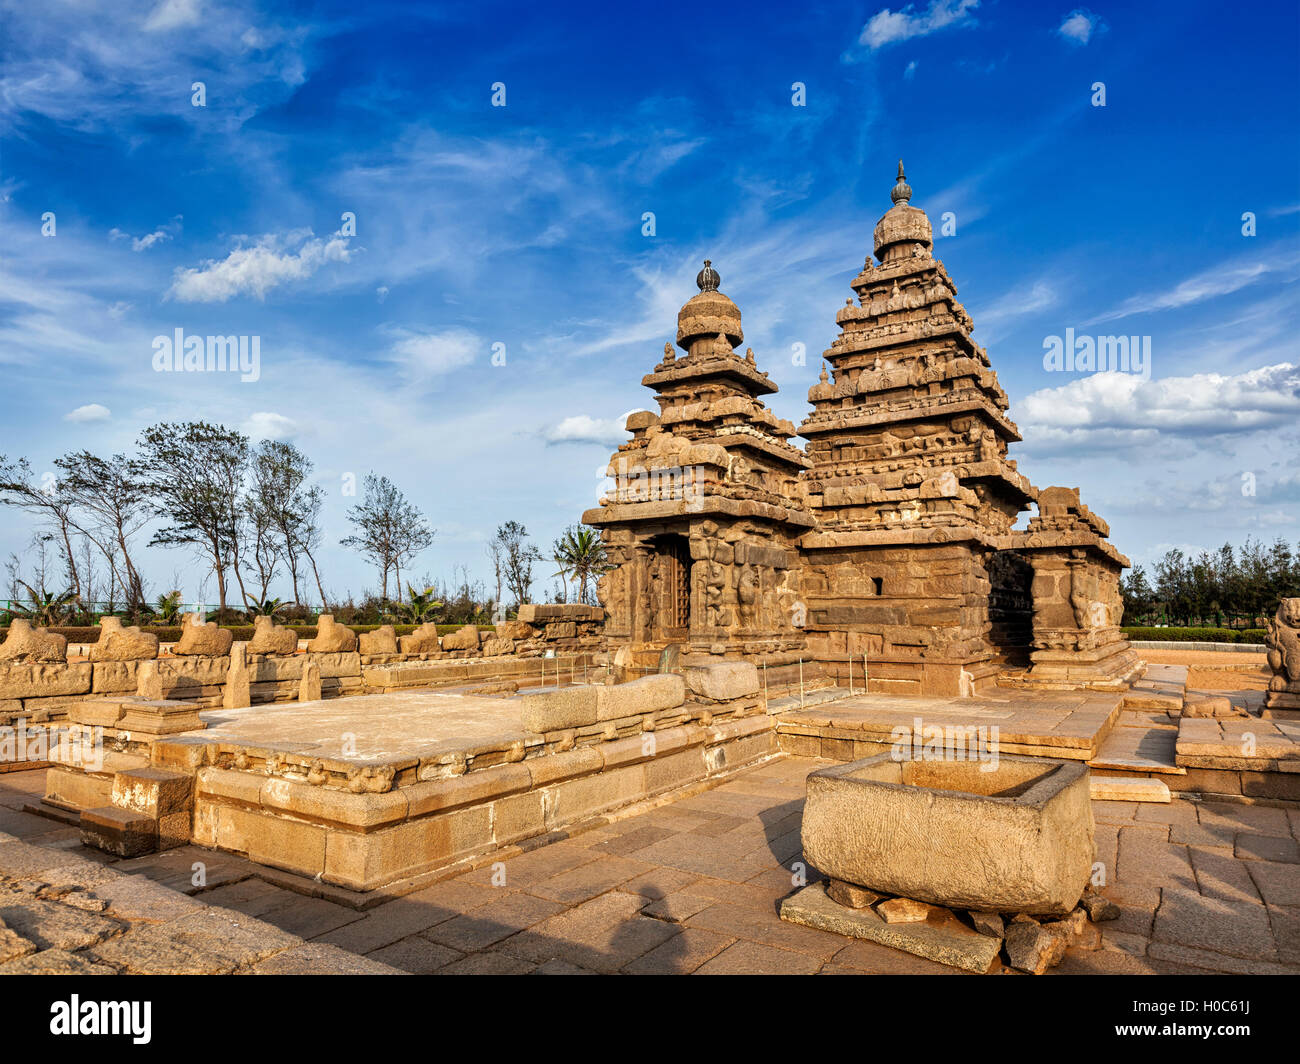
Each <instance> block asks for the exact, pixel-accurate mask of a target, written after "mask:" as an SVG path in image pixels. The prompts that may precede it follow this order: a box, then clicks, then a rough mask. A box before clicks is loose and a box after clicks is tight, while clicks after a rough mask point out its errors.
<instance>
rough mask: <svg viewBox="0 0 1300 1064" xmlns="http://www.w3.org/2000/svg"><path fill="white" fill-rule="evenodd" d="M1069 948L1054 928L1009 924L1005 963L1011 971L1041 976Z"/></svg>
mask: <svg viewBox="0 0 1300 1064" xmlns="http://www.w3.org/2000/svg"><path fill="white" fill-rule="evenodd" d="M1069 944H1070V943H1069V938H1068V936H1067V935H1066V934H1064V933H1063V932H1062V931H1061V930H1059V929H1057V928H1056V927H1054V926H1053V927H1043V926H1041V925H1039V924H1036V923H1034V922H1033V921H1021V922H1014V921H1013V922H1012V924H1011V926H1010V927H1008V928H1007V937H1006V947H1007V960H1008V961H1010V962H1011V966H1012V967H1013V968H1019V969H1020V970H1021V971H1022V972H1030V973H1032V974H1033V975H1042V974H1043V973H1044V972H1045V971H1047V969H1048V968H1055V967H1056V966H1057V965H1058V964H1060V963H1061V961H1062V960H1063V959H1064V958H1065V950H1066V947H1067V946H1068V945H1069Z"/></svg>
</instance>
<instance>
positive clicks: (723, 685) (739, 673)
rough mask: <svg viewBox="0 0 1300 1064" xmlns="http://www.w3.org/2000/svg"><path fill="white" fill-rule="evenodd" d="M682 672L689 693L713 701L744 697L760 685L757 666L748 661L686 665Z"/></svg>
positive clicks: (756, 689) (755, 690)
mask: <svg viewBox="0 0 1300 1064" xmlns="http://www.w3.org/2000/svg"><path fill="white" fill-rule="evenodd" d="M683 672H684V675H685V679H686V686H687V687H688V688H689V689H690V691H691V693H692V694H695V695H699V696H700V697H701V698H707V699H709V700H711V701H713V702H728V701H730V700H732V699H734V698H744V697H745V696H747V695H752V694H754V693H755V692H757V691H758V689H759V686H760V685H759V678H758V668H757V667H756V666H755V665H754V663H753V662H750V661H721V662H718V663H716V664H711V665H688V666H687V667H686V668H685V669H684V670H683Z"/></svg>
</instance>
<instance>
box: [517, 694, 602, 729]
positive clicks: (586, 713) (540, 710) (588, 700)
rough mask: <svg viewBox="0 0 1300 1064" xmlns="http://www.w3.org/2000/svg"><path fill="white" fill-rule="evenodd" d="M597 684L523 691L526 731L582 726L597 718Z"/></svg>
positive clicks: (523, 712)
mask: <svg viewBox="0 0 1300 1064" xmlns="http://www.w3.org/2000/svg"><path fill="white" fill-rule="evenodd" d="M598 690H603V688H597V687H593V686H581V687H559V688H556V689H555V690H554V691H539V692H537V693H535V694H527V695H520V696H519V699H518V702H519V712H520V716H521V718H522V720H523V727H524V730H525V731H530V732H552V731H562V730H564V729H566V728H581V727H584V726H586V725H590V724H595V723H596V721H597V719H598V718H597V698H598V696H597V691H598Z"/></svg>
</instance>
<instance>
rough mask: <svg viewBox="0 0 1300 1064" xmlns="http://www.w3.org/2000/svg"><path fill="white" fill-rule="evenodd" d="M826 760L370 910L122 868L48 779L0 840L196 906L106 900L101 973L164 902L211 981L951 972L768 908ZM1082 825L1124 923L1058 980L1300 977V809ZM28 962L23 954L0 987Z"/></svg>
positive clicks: (0, 801) (23, 777) (1152, 810)
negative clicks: (59, 806)
mask: <svg viewBox="0 0 1300 1064" xmlns="http://www.w3.org/2000/svg"><path fill="white" fill-rule="evenodd" d="M825 763H826V762H823V761H818V760H814V759H810V758H796V757H788V758H783V759H779V760H775V761H772V762H768V763H767V764H765V765H763V766H761V767H758V768H756V769H753V770H750V771H747V772H744V773H742V774H740V775H738V776H736V777H734V778H732V779H731V780H729V781H728V782H726V783H724V784H722V785H721V786H718V787H715V788H713V789H711V790H707V791H704V792H702V793H699V794H696V795H694V796H692V797H686V798H682V799H680V800H678V801H675V802H672V803H670V804H666V805H663V806H660V807H658V808H654V809H651V810H649V811H646V812H643V813H640V814H637V815H634V816H629V817H627V818H625V819H622V820H618V821H615V822H612V823H604V824H601V825H600V826H597V827H594V828H592V829H590V830H588V831H585V832H582V833H580V834H577V835H574V836H573V837H571V838H568V839H564V840H562V841H559V842H555V843H552V844H550V845H547V846H542V847H539V848H537V849H534V850H531V851H528V852H526V853H522V854H517V855H515V856H511V857H509V858H508V859H506V860H504V861H502V862H501V863H500V864H498V865H495V866H494V865H485V866H483V867H480V868H478V869H475V870H473V871H470V872H466V873H463V874H460V875H458V876H456V877H454V878H451V879H446V880H443V881H441V882H438V883H435V884H433V885H432V886H428V887H426V888H424V889H422V890H420V891H418V892H416V893H412V894H409V895H406V896H404V897H400V898H395V899H392V900H389V901H386V902H384V903H383V904H380V905H378V906H375V907H373V908H371V909H369V910H366V911H358V910H357V909H355V908H351V907H349V906H347V905H343V904H339V903H338V902H337V901H334V900H330V899H329V898H322V897H307V896H304V895H303V894H301V893H298V892H295V891H291V890H287V889H285V888H284V887H283V886H279V885H275V884H273V883H270V882H267V881H266V880H265V879H263V878H261V876H262V875H267V872H266V870H265V869H260V868H259V867H258V866H256V865H253V864H251V863H249V862H247V861H245V860H243V859H241V858H237V857H232V856H230V855H226V854H218V853H213V852H209V851H205V850H201V849H198V848H195V847H185V848H183V849H180V850H174V851H170V852H168V853H166V854H162V855H158V856H153V857H147V858H139V859H136V860H130V861H114V860H112V859H110V858H108V857H107V856H106V855H104V854H102V853H99V852H97V851H94V850H89V849H86V848H84V847H82V846H81V844H80V841H79V837H78V833H77V831H76V829H74V828H69V827H65V826H63V825H61V824H59V823H57V822H55V821H51V820H48V819H45V818H43V817H38V816H33V815H31V814H29V813H25V812H22V811H21V810H22V806H23V805H24V804H25V803H27V802H30V801H32V799H33V796H34V795H39V793H40V789H41V777H42V776H43V773H41V772H23V773H9V774H6V775H0V832H3V833H6V834H8V835H10V836H14V837H15V838H17V839H20V840H23V841H24V842H26V843H28V844H33V845H36V846H39V847H42V848H44V849H46V850H53V851H58V853H57V854H56V855H55V856H58V855H63V856H66V857H67V858H72V857H73V856H74V855H75V856H77V857H78V858H79V859H86V860H88V861H93V862H96V863H97V864H98V865H100V866H101V867H104V870H105V874H106V875H107V874H108V873H109V872H110V871H111V872H113V873H122V874H124V876H127V875H129V876H135V877H145V878H143V879H132V880H131V881H130V882H131V883H136V884H140V883H144V882H145V881H146V880H148V881H152V882H153V883H154V884H156V885H157V887H158V888H174V889H175V890H176V891H180V892H182V894H188V895H190V896H191V897H188V898H186V897H183V896H182V894H175V895H173V894H172V893H171V891H170V890H165V889H159V890H157V894H156V896H155V898H154V901H153V902H152V903H151V904H152V905H153V906H162V908H160V909H155V910H154V911H153V912H152V913H150V912H148V911H144V912H141V911H140V910H141V906H139V905H138V904H137V905H136V910H135V912H134V915H132V913H131V912H130V911H123V910H122V908H121V902H120V901H112V899H111V898H110V904H109V905H108V907H107V908H106V909H105V910H103V915H94V914H89V913H87V914H85V920H86V921H87V923H90V922H94V921H105V920H107V919H108V918H112V917H116V918H118V919H119V920H121V921H124V922H125V924H126V925H127V931H126V934H125V935H124V934H122V933H121V932H120V931H115V930H112V929H109V928H107V927H106V928H105V930H104V931H103V932H102V933H101V934H99V935H98V936H96V935H82V936H78V935H75V934H74V935H72V936H71V938H69V939H68V941H67V942H66V943H65V944H64V950H63V953H61V954H60V955H59V960H60V962H61V963H67V962H65V961H64V959H63V958H64V955H65V954H67V953H70V954H72V955H74V956H76V957H82V958H84V959H85V960H86V961H87V962H88V963H89V964H91V965H92V966H94V967H95V968H97V969H98V970H103V971H109V970H116V971H148V970H167V965H168V964H169V963H174V962H172V961H169V960H168V958H169V957H172V956H174V950H173V951H172V952H169V951H168V950H164V949H160V948H158V945H157V940H158V937H159V935H165V934H167V933H168V932H167V928H168V927H169V926H171V925H169V924H168V923H167V920H169V919H171V918H172V917H171V915H169V912H168V911H167V906H166V905H164V904H163V901H162V899H165V898H167V897H170V898H171V899H172V901H171V909H174V910H175V914H176V917H177V918H178V920H179V919H183V920H187V921H189V922H190V926H191V929H190V930H188V931H187V932H186V934H185V935H183V936H182V935H180V934H179V933H176V934H173V935H172V939H169V940H168V945H169V949H170V947H171V945H172V943H173V940H175V941H184V942H186V943H187V944H188V948H189V949H190V953H189V955H188V956H189V957H190V963H195V961H194V958H195V957H198V958H199V962H198V963H200V966H201V959H202V957H203V956H204V953H203V950H205V949H208V948H209V947H208V946H206V945H203V944H204V943H209V942H210V943H214V944H215V943H217V942H218V941H219V940H220V939H221V936H222V935H229V936H231V941H233V942H235V943H236V944H240V943H242V945H243V947H244V952H243V953H240V951H239V949H236V948H235V946H233V945H232V946H229V947H221V948H217V947H216V946H215V945H214V946H213V947H212V948H213V949H214V950H215V954H214V955H215V956H216V958H217V961H219V962H220V963H217V961H214V963H213V965H212V967H211V970H214V971H217V970H226V971H229V970H240V971H242V970H254V971H278V972H287V971H348V970H375V971H380V970H384V969H383V968H381V967H380V966H381V965H382V966H388V967H390V968H392V969H397V970H400V971H404V972H412V973H421V974H424V973H440V974H456V973H474V972H483V973H519V974H524V973H537V974H549V973H560V974H564V973H571V974H581V973H595V972H602V973H612V972H623V973H628V974H637V973H696V974H723V973H791V974H795V973H804V974H816V973H820V974H825V975H830V974H860V973H933V974H940V973H942V974H960V973H958V972H957V971H956V970H955V969H952V968H947V967H943V966H941V965H938V964H934V963H931V962H929V961H925V960H921V959H920V958H916V957H912V956H910V955H908V954H905V953H900V952H897V951H895V950H891V949H888V948H886V947H883V946H879V945H875V944H872V943H868V942H862V941H854V940H849V939H845V938H841V937H839V936H837V935H832V934H830V933H827V932H823V931H818V930H814V929H812V928H808V927H802V926H796V925H793V924H788V923H783V922H782V921H781V920H780V919H779V918H778V917H777V915H776V909H777V904H778V902H779V900H780V899H781V898H783V897H784V896H786V895H787V894H789V893H791V892H792V891H793V890H794V889H795V886H796V883H795V881H794V875H795V873H794V872H792V868H794V867H795V866H796V863H797V862H798V861H799V860H800V839H799V824H800V814H801V809H802V805H803V797H804V787H805V783H804V780H805V777H806V776H807V774H808V773H809V772H810V771H811V770H813V769H814V768H816V767H818V766H820V765H822V764H825ZM1093 809H1094V813H1095V816H1096V820H1097V846H1098V860H1099V861H1101V862H1102V863H1103V864H1104V866H1105V869H1106V875H1107V886H1106V888H1105V893H1106V894H1107V895H1108V896H1109V897H1110V898H1111V899H1112V900H1114V901H1115V902H1116V903H1117V904H1118V905H1119V907H1120V910H1121V916H1120V918H1119V919H1118V920H1115V921H1113V922H1110V923H1106V924H1102V925H1100V927H1099V930H1098V931H1096V932H1093V933H1091V934H1090V935H1089V936H1088V937H1086V938H1085V939H1084V940H1083V941H1082V942H1081V943H1080V944H1076V945H1075V946H1072V947H1071V949H1070V950H1069V953H1068V954H1067V956H1066V959H1065V961H1064V962H1063V963H1062V964H1061V966H1060V967H1059V968H1057V969H1056V971H1057V972H1059V973H1063V974H1065V973H1071V974H1081V973H1162V972H1168V973H1203V972H1258V973H1284V972H1289V973H1297V972H1300V847H1298V845H1297V837H1298V836H1300V810H1295V809H1280V808H1270V807H1263V806H1248V805H1238V804H1225V803H1194V802H1189V801H1183V800H1178V801H1175V802H1173V803H1172V804H1169V805H1135V804H1131V803H1123V802H1095V803H1094V805H1093ZM32 854H33V851H31V850H29V849H27V848H26V847H23V846H22V843H20V842H8V843H5V842H0V876H5V877H10V878H11V879H12V878H13V877H15V876H18V877H20V878H21V876H22V874H23V873H22V865H23V862H24V861H25V862H26V866H27V867H28V868H30V867H33V859H32ZM20 858H21V859H20ZM196 861H198V862H202V863H203V864H204V866H205V869H206V875H207V880H206V885H205V887H204V888H203V889H198V888H195V887H194V886H192V885H191V879H192V876H193V871H192V868H193V865H194V863H195V862H196ZM39 863H40V861H39V860H38V861H36V862H35V864H39ZM105 866H107V867H105ZM809 876H810V878H815V873H814V872H810V873H809ZM28 878H29V879H30V878H31V874H30V873H29V874H28ZM41 878H43V879H45V880H47V881H53V879H57V878H58V877H57V876H52V874H51V873H49V872H43V873H41ZM89 878H92V879H93V877H89ZM268 878H275V877H274V876H273V875H268ZM111 882H112V883H115V884H118V886H117V887H115V888H113V889H110V888H108V887H101V888H100V890H101V892H102V893H103V894H106V895H110V896H111V895H114V893H116V897H117V898H119V899H120V898H121V897H122V896H124V895H125V894H126V893H127V892H126V891H125V890H124V888H123V887H122V886H121V884H122V882H123V878H114V879H113V880H112V881H111ZM12 885H13V884H12V883H11V884H10V886H11V887H12ZM15 889H16V888H15ZM88 890H89V892H90V894H92V895H94V894H95V890H96V888H95V887H94V886H93V885H92V886H90V887H89V888H88ZM136 893H137V894H138V891H137V892H136ZM9 896H10V897H16V896H17V895H12V894H11V895H9ZM41 904H45V903H41ZM145 908H146V909H147V908H148V907H145ZM0 917H3V902H2V901H0ZM66 917H67V913H63V914H62V917H61V918H66ZM28 918H29V919H30V916H29V917H28ZM139 921H153V923H154V924H156V926H149V927H142V926H139ZM9 922H10V924H11V926H12V925H13V921H9ZM74 922H75V921H74ZM195 927H197V928H199V929H200V930H199V931H198V932H196V931H195V930H193V928H195ZM231 927H237V928H238V929H239V930H237V931H230V930H228V929H229V928H231ZM200 932H201V933H200ZM19 933H20V934H21V933H22V931H21V929H19ZM0 934H3V932H0ZM129 936H134V937H135V938H137V939H141V940H142V941H144V942H145V943H146V944H147V945H148V947H149V948H139V947H138V946H133V945H132V941H133V939H132V938H131V937H129ZM205 936H206V937H205ZM240 936H243V937H242V938H241V937H240ZM64 937H65V938H68V936H67V935H65V936H64ZM244 940H247V941H246V942H245V941H244ZM195 943H198V944H199V945H197V946H196V945H195ZM259 943H261V946H263V947H264V948H261V947H260V946H259ZM37 956H44V954H38V955H37ZM50 956H51V957H53V956H54V954H50ZM31 964H32V961H31V958H30V957H29V958H27V959H26V961H23V960H19V961H14V962H11V963H10V964H5V965H0V971H5V970H17V971H21V970H30V966H31ZM15 965H16V966H17V967H15ZM24 965H27V967H24ZM151 965H152V966H153V967H152V968H151V967H150V966H151ZM185 970H191V969H190V968H186V969H185Z"/></svg>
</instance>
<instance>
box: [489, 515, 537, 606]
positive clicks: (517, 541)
mask: <svg viewBox="0 0 1300 1064" xmlns="http://www.w3.org/2000/svg"><path fill="white" fill-rule="evenodd" d="M493 543H494V544H496V548H497V550H498V551H499V552H500V557H501V573H502V576H503V577H504V579H505V584H506V587H507V588H509V589H510V594H512V595H513V596H514V598H515V609H516V610H517V609H518V608H519V607H520V606H522V605H523V604H524V603H525V602H527V601H528V595H529V592H530V591H531V589H532V586H533V563H534V562H538V561H541V558H542V554H541V552H540V551H539V550H538V549H537V548H536V547H534V546H533V545H532V544H530V543H529V542H528V529H526V528H524V526H523V525H521V524H520V523H519V522H518V521H507V522H506V523H505V524H503V525H502V526H501V527H499V528H498V529H497V534H496V538H495V540H493Z"/></svg>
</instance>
